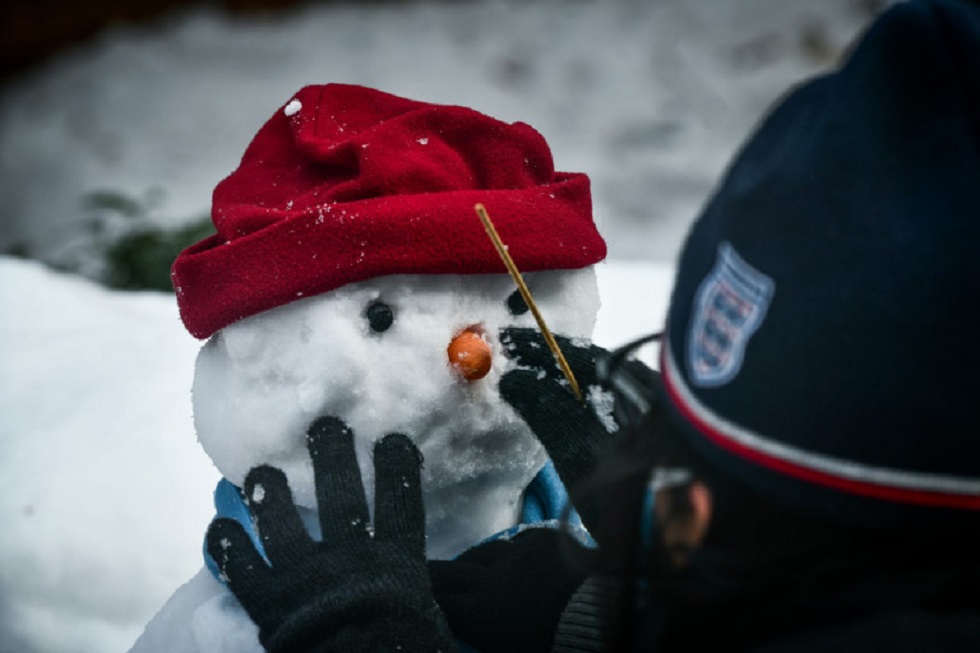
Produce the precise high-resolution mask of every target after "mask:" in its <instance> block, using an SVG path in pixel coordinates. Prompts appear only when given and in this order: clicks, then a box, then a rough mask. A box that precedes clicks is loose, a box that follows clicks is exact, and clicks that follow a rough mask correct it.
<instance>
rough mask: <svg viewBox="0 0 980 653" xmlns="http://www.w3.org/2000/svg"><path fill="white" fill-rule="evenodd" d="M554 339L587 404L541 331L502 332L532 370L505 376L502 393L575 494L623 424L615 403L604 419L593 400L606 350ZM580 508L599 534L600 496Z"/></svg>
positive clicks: (637, 367) (640, 370) (581, 501)
mask: <svg viewBox="0 0 980 653" xmlns="http://www.w3.org/2000/svg"><path fill="white" fill-rule="evenodd" d="M555 340H556V341H557V343H558V346H559V347H560V348H561V351H562V354H563V355H564V356H565V359H566V360H567V361H568V364H569V367H571V368H572V372H573V374H574V375H575V380H576V381H577V382H578V384H579V387H580V389H581V390H582V394H583V395H584V397H585V399H584V400H582V401H579V400H578V399H576V398H575V395H573V394H572V392H571V389H570V388H569V386H568V382H567V381H566V379H565V377H564V375H563V374H562V372H561V368H559V367H558V363H557V362H556V361H555V357H554V355H553V354H552V353H551V350H550V349H549V348H548V345H547V344H546V343H545V340H544V337H543V336H542V335H541V333H540V332H539V331H537V330H535V329H527V328H507V329H504V330H503V331H502V332H501V337H500V341H501V343H502V344H503V345H504V347H505V349H506V350H507V355H508V356H510V357H511V358H512V359H514V360H515V361H516V362H517V364H518V365H520V366H521V368H530V369H516V370H512V371H510V372H508V373H507V374H505V375H504V376H503V377H502V378H501V379H500V394H501V396H502V397H503V398H504V400H505V401H507V403H509V404H510V405H511V406H513V407H514V410H516V411H517V413H518V414H519V415H520V416H521V417H522V418H523V419H524V421H525V422H527V424H528V426H530V427H531V430H532V431H534V435H535V436H537V438H538V440H540V441H541V444H542V445H544V448H545V450H546V451H547V452H548V455H549V456H550V457H551V459H552V461H554V463H555V468H556V469H557V470H558V475H559V476H560V477H561V480H562V482H563V483H564V484H565V487H567V488H568V489H569V490H570V491H571V490H574V488H575V487H576V486H578V485H579V484H580V482H581V481H582V480H583V479H585V478H587V477H589V476H590V475H591V474H592V473H593V472H594V471H595V469H596V466H597V463H598V459H599V454H600V453H601V452H602V451H603V450H605V449H607V448H608V447H610V446H611V445H612V444H613V443H614V442H616V441H617V440H619V438H620V435H619V425H618V424H616V423H615V420H614V419H613V416H612V410H611V405H610V406H607V407H606V408H607V410H606V412H605V414H604V415H603V416H602V419H600V417H599V416H598V415H597V413H596V410H595V407H594V402H593V398H594V396H595V395H594V393H595V392H596V389H597V386H598V381H597V380H596V371H595V362H596V357H597V356H598V355H599V354H605V353H607V352H606V351H605V350H604V349H602V348H601V347H597V346H595V345H589V346H587V347H582V346H580V345H576V344H574V343H573V341H572V340H570V339H568V338H564V337H562V336H555ZM629 365H630V368H631V370H634V371H635V372H636V373H637V374H638V375H640V378H645V377H646V375H650V376H651V383H652V382H653V381H652V377H653V376H655V375H656V373H655V372H653V371H652V370H650V369H649V368H647V367H646V366H645V365H643V364H642V363H640V362H639V361H630V363H629ZM607 400H611V397H608V399H607ZM610 426H611V427H612V428H611V429H610V428H609V427H610ZM573 499H576V498H575V497H574V496H573ZM575 508H576V509H577V510H578V512H579V515H580V516H581V517H582V522H583V523H584V524H585V527H586V528H587V529H589V531H590V532H591V533H592V534H593V535H595V534H596V533H598V529H597V526H598V524H597V519H598V516H597V514H596V512H597V511H598V508H597V506H596V503H595V498H594V497H578V498H577V499H576V500H575Z"/></svg>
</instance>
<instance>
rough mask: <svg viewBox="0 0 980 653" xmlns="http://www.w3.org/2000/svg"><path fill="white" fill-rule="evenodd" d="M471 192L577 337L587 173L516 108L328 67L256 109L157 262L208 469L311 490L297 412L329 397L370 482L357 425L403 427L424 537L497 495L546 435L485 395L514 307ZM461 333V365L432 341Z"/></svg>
mask: <svg viewBox="0 0 980 653" xmlns="http://www.w3.org/2000/svg"><path fill="white" fill-rule="evenodd" d="M477 204H483V205H484V206H485V207H486V209H487V210H488V212H489V214H490V216H491V217H492V219H493V222H494V224H495V225H496V228H497V231H498V232H499V233H500V236H501V237H502V239H503V241H504V243H505V244H506V246H507V249H508V251H509V253H510V255H511V257H512V258H513V259H514V261H515V262H516V264H517V266H518V268H519V269H520V270H521V271H522V272H523V273H524V274H525V277H526V279H527V280H528V282H529V285H530V287H531V291H532V293H533V294H534V295H535V297H536V300H537V301H538V302H539V303H540V305H541V310H542V313H543V314H544V316H545V318H546V319H547V320H548V322H549V325H550V327H551V328H552V329H553V330H554V331H555V332H557V333H560V334H564V335H568V336H571V337H586V336H589V335H590V334H591V330H592V325H593V322H594V320H595V314H596V310H597V306H598V300H597V297H596V284H595V277H594V271H593V269H592V267H591V266H593V265H594V264H595V263H597V262H599V261H601V260H602V259H603V258H604V257H605V254H606V248H605V243H604V242H603V240H602V237H601V236H600V235H599V233H598V231H597V229H596V226H595V222H594V220H593V217H592V203H591V195H590V190H589V180H588V178H587V177H586V176H585V175H583V174H581V173H566V172H558V171H556V170H555V168H554V162H553V160H552V157H551V151H550V149H549V148H548V145H547V143H546V142H545V140H544V138H543V137H542V136H541V135H540V134H539V133H538V132H536V131H535V130H534V129H532V128H531V127H530V126H528V125H526V124H523V123H510V124H508V123H504V122H501V121H499V120H495V119H493V118H491V117H489V116H486V115H483V114H480V113H478V112H476V111H473V110H472V109H467V108H465V107H459V106H448V105H436V104H429V103H424V102H418V101H414V100H408V99H405V98H399V97H396V96H393V95H390V94H386V93H381V92H378V91H375V90H372V89H367V88H364V87H360V86H350V85H342V84H328V85H325V86H308V87H306V88H304V89H301V90H300V91H299V93H297V94H296V96H295V97H294V98H293V99H292V100H291V101H290V102H288V103H287V104H286V105H284V106H283V107H282V108H281V109H280V110H279V111H277V112H276V113H275V114H274V115H273V116H272V118H270V120H269V121H268V122H267V123H266V124H265V125H264V126H263V127H262V129H261V130H259V133H258V134H256V136H255V138H254V139H253V140H252V143H251V145H249V147H248V149H247V150H246V152H245V155H244V156H243V157H242V162H241V164H240V166H239V167H238V169H237V170H235V171H234V172H233V173H232V174H231V175H230V176H229V177H228V178H227V179H225V180H224V181H222V182H221V183H220V184H218V186H217V188H215V191H214V198H213V205H212V217H213V219H214V226H215V229H216V232H217V233H215V234H214V235H213V236H211V237H210V238H207V239H205V240H203V241H201V242H200V243H197V244H196V245H193V246H191V247H189V248H187V249H186V250H184V252H182V253H181V255H180V256H179V257H178V258H177V261H176V262H175V263H174V268H173V282H174V288H175V290H176V292H177V301H178V305H179V306H180V311H181V318H182V319H183V321H184V324H185V325H186V326H187V328H188V330H189V331H190V332H191V333H192V334H194V335H195V336H197V337H199V338H210V340H209V341H208V343H207V344H206V345H205V346H204V348H203V350H202V351H201V354H200V357H199V359H198V365H197V372H196V375H195V380H194V412H195V422H196V425H197V428H198V433H199V437H200V440H201V442H202V443H203V445H204V447H205V449H206V450H207V452H208V453H209V454H210V455H211V457H212V458H213V460H214V462H215V464H216V465H217V466H218V468H219V469H220V470H221V471H222V473H223V474H225V475H226V476H227V477H228V478H229V479H230V480H231V481H233V482H236V483H240V482H241V481H242V479H243V477H244V475H245V474H246V472H247V471H248V469H249V468H250V467H251V466H253V465H256V464H259V463H270V464H273V465H276V466H278V467H280V468H282V469H284V470H285V471H286V473H287V476H288V477H289V480H290V483H291V485H292V486H293V491H294V492H295V494H296V498H297V499H298V500H299V502H300V503H301V504H305V505H307V506H309V505H311V504H312V501H313V484H312V472H311V465H310V462H309V460H308V456H307V452H306V442H305V438H306V430H307V427H308V426H309V424H310V422H311V421H312V420H313V419H315V418H317V417H319V416H321V415H333V416H336V417H339V418H341V419H343V420H344V421H345V422H347V423H348V425H349V426H350V427H351V428H352V429H353V430H354V432H355V433H356V435H357V438H358V443H359V446H360V452H359V453H360V460H361V467H362V471H363V473H364V477H365V481H366V484H367V486H368V489H369V490H370V487H371V485H372V483H371V477H372V474H373V468H372V465H371V462H370V446H371V444H372V443H373V442H375V441H376V440H377V439H378V438H380V437H382V436H384V435H386V434H387V433H391V432H394V431H400V432H403V433H405V434H407V435H409V436H410V437H412V438H413V439H414V440H415V441H416V442H417V443H418V445H419V447H420V448H421V450H422V452H423V454H424V455H425V457H426V463H425V470H424V481H425V484H426V486H425V492H426V497H427V506H426V510H427V514H428V516H429V527H430V529H429V531H428V534H429V535H430V544H431V543H432V542H433V539H434V538H438V537H439V534H438V528H436V529H434V528H433V527H434V526H436V525H437V523H438V522H440V520H442V521H445V522H446V523H448V522H449V521H452V515H453V511H456V512H458V513H459V514H460V517H459V518H464V517H465V515H466V513H467V512H469V513H470V514H471V515H472V519H475V520H480V519H481V515H473V511H474V510H475V508H474V506H473V503H474V501H475V499H474V497H478V496H479V497H482V500H483V501H484V502H485V503H486V505H488V506H490V505H496V506H503V507H504V508H505V509H507V510H510V511H511V512H512V513H513V511H514V510H516V504H517V502H518V499H519V490H522V489H523V487H524V486H525V485H526V484H527V482H528V481H529V480H530V479H531V477H532V476H533V474H534V473H535V471H537V469H538V468H539V467H540V466H541V463H542V462H543V460H544V454H543V452H542V451H541V449H540V447H539V446H538V445H537V443H536V442H535V441H534V439H533V437H532V436H531V434H530V433H529V432H528V430H527V428H526V427H525V426H524V424H523V423H522V422H521V421H520V420H519V419H518V418H517V416H516V415H515V414H514V413H513V412H512V411H511V410H510V408H509V407H507V406H506V405H505V404H504V403H503V402H501V400H500V398H499V396H498V394H497V380H498V379H499V377H500V375H501V373H502V372H503V370H504V367H505V365H506V359H505V357H504V356H503V353H502V352H501V348H500V346H499V343H498V342H497V338H498V337H499V330H500V328H501V327H503V326H507V325H512V324H516V325H523V326H533V318H532V316H531V315H530V314H527V313H524V312H522V311H521V302H519V301H516V298H512V297H513V295H514V292H515V287H514V285H513V282H512V281H511V279H510V277H509V276H508V275H507V274H506V268H505V266H504V264H503V263H502V262H501V260H500V257H499V256H498V254H497V251H496V249H495V248H494V246H493V244H491V242H490V240H489V239H488V238H487V235H486V233H485V231H484V228H483V225H482V224H481V222H480V219H479V218H478V216H477V214H476V212H475V210H474V209H475V206H476V205H477ZM460 334H466V335H465V337H466V338H468V339H469V341H470V342H471V343H474V342H475V343H476V344H477V345H479V348H478V349H481V350H483V351H476V350H470V349H467V350H466V352H465V353H466V354H468V355H471V356H486V357H487V360H488V361H489V368H485V366H483V367H482V368H481V369H479V371H478V372H477V373H476V374H471V375H469V380H468V379H467V377H466V376H465V375H462V374H461V373H460V371H459V368H457V367H455V366H454V365H452V364H450V360H449V355H448V353H447V350H453V351H455V349H456V345H457V344H458V343H459V342H460V340H459V339H458V338H459V336H460ZM454 355H455V354H454ZM453 360H454V361H455V362H457V363H467V362H469V360H471V359H467V360H460V358H459V356H458V355H456V357H455V358H454V359H453ZM478 377H482V378H478ZM515 488H517V489H516V490H515ZM466 501H469V504H470V505H468V506H463V507H461V506H460V505H458V504H460V503H463V502H466ZM501 514H502V513H501ZM512 516H513V515H512ZM501 519H503V518H502V517H499V515H498V517H495V518H493V519H485V520H484V521H487V523H490V522H494V523H496V522H499V521H500V520H501ZM509 525H511V524H504V526H509ZM470 535H476V533H470Z"/></svg>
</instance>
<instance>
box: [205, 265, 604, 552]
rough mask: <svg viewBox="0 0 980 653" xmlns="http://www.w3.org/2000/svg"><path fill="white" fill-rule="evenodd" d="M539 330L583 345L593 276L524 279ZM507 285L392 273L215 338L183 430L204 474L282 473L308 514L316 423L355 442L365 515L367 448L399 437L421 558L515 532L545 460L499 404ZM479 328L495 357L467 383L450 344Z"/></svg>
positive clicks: (519, 321) (524, 322)
mask: <svg viewBox="0 0 980 653" xmlns="http://www.w3.org/2000/svg"><path fill="white" fill-rule="evenodd" d="M525 278H526V280H527V282H528V285H529V286H530V288H531V291H532V293H533V294H534V296H535V299H536V301H537V302H538V303H539V305H540V308H541V311H542V313H543V315H544V317H545V319H546V320H547V321H548V323H549V326H550V327H551V328H552V329H553V330H554V331H555V332H556V333H561V334H563V335H567V336H570V337H589V336H591V334H592V330H593V328H594V325H595V318H596V314H597V312H598V308H599V300H598V289H597V285H596V277H595V270H594V268H592V267H589V268H584V269H581V270H562V271H547V272H535V273H529V274H527V275H525ZM514 292H515V286H514V283H513V281H512V280H511V279H510V277H509V276H507V275H393V276H388V277H380V278H377V279H372V280H369V281H363V282H359V283H354V284H350V285H347V286H344V287H342V288H339V289H336V290H333V291H331V292H328V293H324V294H321V295H317V296H314V297H309V298H304V299H301V300H298V301H295V302H292V303H290V304H287V305H285V306H281V307H278V308H275V309H272V310H270V311H266V312H264V313H261V314H259V315H255V316H253V317H250V318H246V319H244V320H241V321H239V322H236V323H234V324H232V325H229V326H228V327H226V328H225V329H223V330H222V331H220V332H218V333H217V334H215V335H214V336H213V337H212V338H211V339H210V340H209V341H208V342H207V343H206V344H205V346H204V347H203V348H202V349H201V352H200V354H199V355H198V360H197V367H196V373H195V379H194V392H193V398H194V420H195V425H196V427H197V431H198V437H199V439H200V441H201V444H202V445H203V446H204V448H205V450H206V451H207V453H208V455H210V456H211V458H212V460H213V461H214V463H215V465H216V466H217V467H218V469H219V470H220V471H221V473H222V474H224V475H225V476H226V477H227V478H228V479H229V480H231V481H232V482H233V483H236V484H238V485H240V484H241V483H242V481H243V479H244V476H245V474H246V473H247V472H248V470H249V469H250V468H251V467H253V466H255V465H258V464H260V463H268V464H271V465H274V466H276V467H279V468H281V469H283V471H284V472H285V473H286V475H287V477H288V478H289V483H290V486H291V488H292V490H293V493H294V496H295V499H296V500H297V502H298V503H299V504H301V505H303V506H307V507H313V506H315V499H314V488H313V473H312V466H311V463H310V460H309V455H308V452H307V447H306V431H307V428H308V427H309V424H310V423H311V422H312V421H313V420H314V419H315V418H317V417H319V416H321V415H333V416H336V417H339V418H340V419H342V420H344V421H345V422H346V423H347V424H348V425H349V426H350V427H351V428H352V429H353V430H354V433H355V435H356V438H357V444H358V456H359V461H360V466H361V472H362V476H363V478H364V484H365V490H366V492H367V495H368V499H369V505H371V504H373V499H372V497H373V485H374V481H373V471H374V470H373V465H372V462H371V451H372V448H373V443H374V442H376V441H377V440H379V439H380V438H381V437H383V436H384V435H386V434H388V433H393V432H401V433H405V434H406V435H408V436H410V437H411V438H412V439H413V440H414V441H415V442H416V444H417V445H418V446H419V448H420V449H421V451H422V454H423V455H424V457H425V466H424V468H423V488H424V489H423V491H424V494H425V499H426V511H427V522H428V524H427V526H428V531H427V532H428V534H429V554H430V556H431V557H440V556H445V555H452V554H454V553H458V551H459V550H461V549H462V548H464V547H465V546H468V545H471V544H473V543H475V542H477V541H479V540H480V539H482V538H483V537H485V536H487V535H490V534H492V533H495V532H497V531H500V530H502V529H504V528H508V527H510V526H512V525H513V524H514V523H515V521H514V520H515V518H516V515H517V512H518V510H519V508H520V506H519V502H520V496H521V493H522V492H523V490H524V488H525V487H526V486H527V484H528V483H529V482H530V481H531V479H532V478H533V477H534V475H535V474H536V473H537V472H538V470H539V469H540V468H541V466H542V464H543V463H544V460H545V453H544V451H543V450H542V448H541V446H540V445H539V444H538V442H537V440H536V439H535V438H534V436H533V434H532V433H531V432H530V430H529V429H528V428H527V426H526V425H525V424H524V422H523V421H522V420H521V419H520V418H519V417H518V416H517V415H516V414H515V413H514V412H513V411H512V410H511V408H510V407H509V406H508V405H507V404H506V403H505V402H504V401H503V400H502V399H501V398H500V396H499V394H498V392H497V382H498V380H499V378H500V376H501V375H502V374H503V372H504V371H505V369H506V368H507V366H508V365H509V364H512V363H509V361H508V359H507V358H506V357H505V356H504V354H503V351H502V348H501V347H500V346H499V343H498V342H497V337H498V333H499V331H500V329H501V328H502V327H504V326H510V325H520V326H532V325H533V324H534V320H533V317H532V316H531V314H530V313H527V312H526V313H524V314H522V315H518V316H515V315H512V312H511V309H510V308H509V307H508V302H507V299H508V297H509V296H510V295H511V294H512V293H514ZM377 302H383V303H384V304H387V305H388V306H390V307H391V309H392V312H393V314H394V322H393V323H392V325H391V327H390V328H388V329H387V330H385V331H383V332H380V333H378V332H374V331H372V329H371V327H370V325H369V320H368V318H367V315H366V312H367V309H368V308H369V307H370V306H371V305H373V304H375V303H377ZM471 326H477V327H478V328H479V329H480V330H481V332H482V333H483V334H484V336H485V338H486V339H487V340H488V342H489V343H490V345H491V348H492V350H493V363H492V368H491V370H490V373H489V374H488V375H487V376H486V377H485V378H483V379H481V380H479V381H475V382H466V381H465V380H463V379H461V378H460V375H459V373H458V372H457V371H456V370H454V369H453V368H452V367H451V366H450V364H449V359H448V356H447V353H446V349H447V347H448V345H449V342H450V340H451V339H452V338H453V337H454V336H455V335H457V334H458V333H459V332H460V331H462V330H464V329H466V328H467V327H471Z"/></svg>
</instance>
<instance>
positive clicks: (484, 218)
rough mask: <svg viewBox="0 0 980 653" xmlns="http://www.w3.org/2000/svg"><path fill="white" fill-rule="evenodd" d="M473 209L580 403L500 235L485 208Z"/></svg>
mask: <svg viewBox="0 0 980 653" xmlns="http://www.w3.org/2000/svg"><path fill="white" fill-rule="evenodd" d="M473 208H474V209H475V210H476V214H477V215H478V216H480V222H482V223H483V228H484V229H486V230H487V235H488V236H490V240H492V241H493V246H494V247H496V248H497V253H498V254H500V258H501V260H503V262H504V265H506V266H507V271H508V272H510V276H511V277H513V279H514V282H515V283H516V284H517V289H518V290H520V291H521V297H523V298H524V303H525V304H527V306H528V308H530V309H531V313H532V314H533V315H534V319H535V320H537V322H538V327H539V328H540V329H541V334H542V335H543V336H544V341H545V342H547V343H548V348H549V349H551V353H552V354H554V356H555V360H557V361H558V367H560V368H561V371H562V374H564V375H565V378H566V379H568V384H569V385H570V386H571V387H572V394H574V395H575V397H576V398H577V399H578V400H579V401H581V400H582V391H581V390H580V389H579V387H578V381H576V380H575V375H574V374H572V368H571V367H569V366H568V361H566V360H565V355H564V354H562V353H561V349H560V348H559V347H558V343H557V342H555V337H554V336H553V335H551V331H550V330H549V329H548V325H547V324H545V323H544V318H543V317H541V312H540V311H539V310H538V306H537V304H535V303H534V298H533V297H531V291H530V290H528V288H527V284H525V283H524V278H523V277H522V276H521V273H520V272H519V271H518V269H517V266H516V265H514V259H512V258H511V257H510V254H509V253H508V252H507V248H506V247H504V243H503V242H502V241H501V240H500V235H499V234H498V233H497V230H496V229H494V227H493V222H491V221H490V216H489V215H487V209H486V207H485V206H483V204H477V205H476V206H474V207H473Z"/></svg>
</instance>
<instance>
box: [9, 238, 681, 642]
mask: <svg viewBox="0 0 980 653" xmlns="http://www.w3.org/2000/svg"><path fill="white" fill-rule="evenodd" d="M598 272H599V290H600V294H601V296H602V297H603V308H602V309H601V311H600V314H599V324H598V326H597V335H596V339H597V341H598V342H600V343H601V344H604V345H606V346H614V345H616V344H619V343H620V342H623V341H625V340H627V339H629V338H631V337H633V336H635V335H639V334H641V333H644V332H646V331H648V330H652V329H656V328H659V326H660V325H661V324H662V322H663V316H664V309H665V305H666V301H667V296H668V293H669V290H670V283H671V270H670V269H669V268H668V267H666V266H661V265H651V264H639V263H604V264H600V265H599V266H598ZM0 305H2V306H4V311H3V312H2V313H0V360H2V361H3V370H4V371H3V375H2V376H0V415H3V421H2V422H0V520H2V521H3V523H4V528H3V529H0V651H15V650H16V651H19V652H22V653H30V652H32V651H43V652H45V653H61V652H64V653H68V652H72V653H89V652H91V653H111V652H112V651H119V652H121V651H125V650H127V649H128V648H129V646H130V645H131V644H132V643H133V641H134V640H135V639H136V637H137V636H138V635H139V633H140V632H141V631H142V628H143V625H144V624H145V623H146V622H147V621H148V620H149V619H150V617H151V616H152V615H153V614H154V613H155V612H156V610H157V609H159V608H160V607H161V606H162V605H163V603H164V601H165V600H166V599H167V597H168V596H169V595H170V594H171V593H172V592H173V591H174V590H175V589H176V588H177V587H178V586H179V585H181V584H182V583H184V582H185V581H187V580H188V579H189V578H190V577H191V576H192V575H193V574H194V573H195V572H196V571H197V570H198V569H199V568H200V566H201V564H202V558H201V541H202V537H203V533H204V529H205V528H206V526H207V523H208V522H209V521H210V519H211V516H212V509H211V491H212V489H213V487H214V484H215V482H216V481H217V479H218V473H217V471H216V470H215V469H214V468H213V466H212V465H211V462H210V460H209V459H208V458H207V456H206V455H205V454H204V451H203V450H202V449H201V448H200V446H199V445H198V443H197V441H196V438H195V435H194V429H193V425H192V423H191V414H190V401H191V398H190V386H191V380H192V377H193V367H194V357H195V355H196V352H197V348H198V346H199V343H198V341H196V340H194V339H193V338H192V337H191V336H190V335H188V334H187V333H186V332H185V331H184V329H183V326H182V325H181V323H180V321H179V318H178V316H177V307H176V304H175V302H174V299H173V297H172V296H170V295H166V294H162V293H125V292H119V291H110V290H106V289H104V288H102V287H100V286H97V285H95V284H93V283H92V282H90V281H87V280H84V279H81V278H79V277H76V276H71V275H64V274H60V273H56V272H52V271H50V270H48V269H46V268H44V267H42V266H41V265H40V264H37V263H32V262H25V261H20V260H16V259H11V258H4V257H0Z"/></svg>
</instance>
